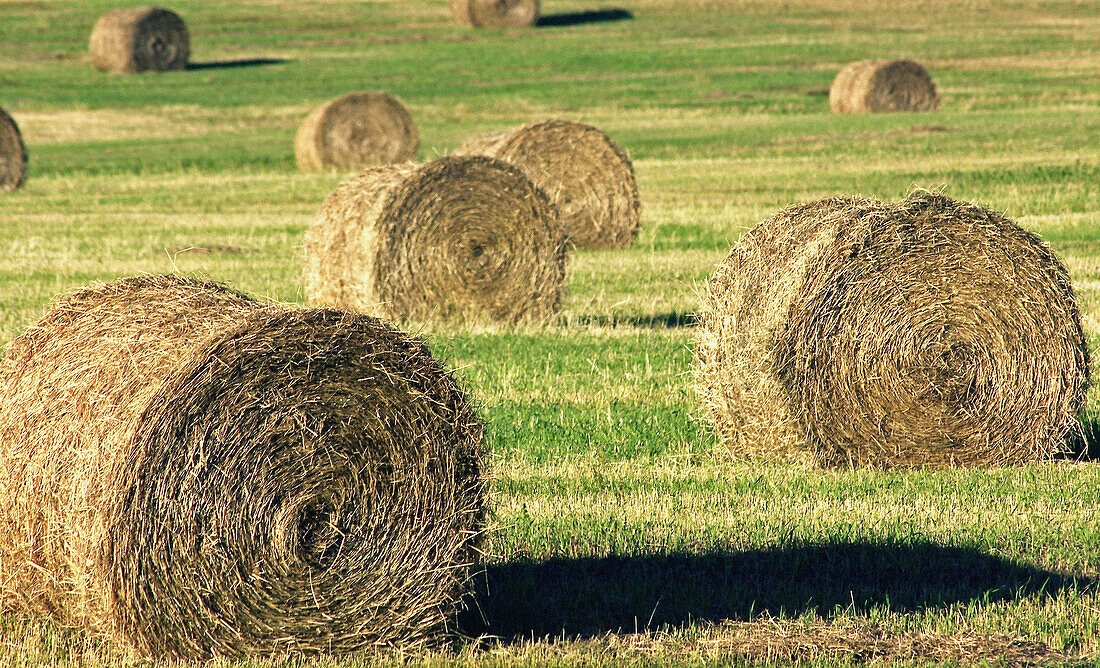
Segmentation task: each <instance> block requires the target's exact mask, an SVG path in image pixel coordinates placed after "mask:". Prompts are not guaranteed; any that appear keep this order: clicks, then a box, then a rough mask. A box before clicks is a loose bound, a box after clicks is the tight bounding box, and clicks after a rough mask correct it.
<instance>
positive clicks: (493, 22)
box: [451, 0, 539, 28]
mask: <svg viewBox="0 0 1100 668" xmlns="http://www.w3.org/2000/svg"><path fill="white" fill-rule="evenodd" d="M451 14H452V15H454V17H455V19H457V20H458V21H460V22H461V23H465V24H467V25H471V26H473V27H475V28H526V27H528V26H533V25H535V22H536V21H538V19H539V0H451Z"/></svg>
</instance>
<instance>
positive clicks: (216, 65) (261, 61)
mask: <svg viewBox="0 0 1100 668" xmlns="http://www.w3.org/2000/svg"><path fill="white" fill-rule="evenodd" d="M289 62H290V61H289V60H287V59H286V58H242V59H241V60H211V61H209V62H205V63H187V69H189V70H223V69H231V68H234V67H258V66H260V65H281V64H282V63H289Z"/></svg>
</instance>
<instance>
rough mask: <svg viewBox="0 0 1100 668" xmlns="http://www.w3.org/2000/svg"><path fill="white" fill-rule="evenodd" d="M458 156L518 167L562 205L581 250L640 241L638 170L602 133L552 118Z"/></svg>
mask: <svg viewBox="0 0 1100 668" xmlns="http://www.w3.org/2000/svg"><path fill="white" fill-rule="evenodd" d="M455 154H456V155H487V156H490V157H493V158H499V159H501V160H504V161H505V162H509V163H511V164H513V165H516V166H517V167H519V168H520V169H522V170H523V171H525V172H527V175H528V176H530V177H531V180H532V181H534V182H535V184H536V185H538V186H539V187H540V188H542V189H543V190H545V191H546V194H548V195H549V196H550V199H551V201H553V202H554V204H556V205H557V207H558V211H559V213H560V215H561V221H562V227H563V229H564V230H565V233H566V235H568V236H569V239H570V241H572V242H573V244H574V245H576V246H577V247H579V248H624V247H626V246H629V245H630V244H632V243H633V242H634V239H635V238H636V237H637V236H638V217H639V212H640V210H641V202H640V200H639V199H638V183H637V181H636V180H635V178H634V166H633V165H632V164H631V163H630V158H629V157H628V156H627V154H626V152H625V151H623V150H622V149H621V148H619V146H618V145H616V144H615V142H613V141H611V138H610V137H608V136H607V135H605V134H604V133H603V132H601V131H600V130H598V129H596V128H594V127H592V126H591V125H586V124H584V123H577V122H576V121H564V120H560V119H556V118H554V119H549V120H545V121H537V122H535V123H529V124H527V125H524V126H522V127H520V128H516V129H515V130H511V131H507V132H498V133H494V134H489V135H484V136H481V137H475V138H474V139H471V140H470V141H468V142H466V143H465V144H463V145H462V146H460V147H459V149H458V150H457V151H455Z"/></svg>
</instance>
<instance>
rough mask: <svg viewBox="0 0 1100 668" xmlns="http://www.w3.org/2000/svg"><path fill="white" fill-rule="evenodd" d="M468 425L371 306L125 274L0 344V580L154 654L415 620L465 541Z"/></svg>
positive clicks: (472, 450) (473, 462) (311, 646)
mask: <svg viewBox="0 0 1100 668" xmlns="http://www.w3.org/2000/svg"><path fill="white" fill-rule="evenodd" d="M483 456H484V454H483V436H482V426H481V424H480V422H479V421H478V419H477V418H476V417H475V415H474V413H473V412H472V410H471V407H470V404H469V401H468V400H467V398H466V396H465V395H464V393H463V392H462V391H461V390H460V389H459V388H458V387H457V385H456V383H455V381H454V380H453V379H452V377H451V376H450V374H449V373H448V372H447V371H446V370H444V368H443V367H442V366H441V365H440V364H439V363H438V362H437V361H436V360H435V359H433V358H432V356H431V355H430V353H429V351H428V349H427V348H426V347H425V345H424V344H423V343H421V342H420V341H419V340H417V339H414V338H412V337H410V336H408V335H406V334H403V333H401V332H398V331H396V330H394V329H391V328H390V327H388V326H386V325H384V324H383V323H382V322H380V321H378V320H376V319H374V318H370V317H367V316H361V315H354V314H349V313H346V312H342V311H334V310H321V309H300V308H294V307H289V306H285V305H280V304H270V303H263V302H258V301H254V300H252V299H249V298H248V297H245V296H244V295H242V294H239V293H237V292H233V291H231V290H228V289H226V288H223V287H220V286H218V285H214V284H210V283H205V282H201V281H197V280H192V279H187V278H180V277H170V276H156V277H140V278H129V279H123V280H120V281H117V282H115V283H111V284H108V285H104V286H98V287H90V288H86V289H83V290H80V291H77V292H75V293H73V294H70V295H68V296H65V297H62V298H60V299H59V300H58V301H57V302H56V303H55V304H54V305H53V307H52V308H51V309H50V310H49V311H48V312H47V313H46V314H45V315H44V316H43V317H42V319H41V320H39V321H38V322H37V323H35V324H34V325H32V326H31V327H29V328H28V329H27V331H26V332H25V333H24V334H23V335H21V336H20V337H18V338H17V339H16V340H15V341H13V342H12V344H11V346H10V347H9V349H8V351H7V356H6V358H5V359H4V360H3V362H2V364H0V458H2V459H0V461H3V462H4V467H2V468H0V492H2V493H0V528H2V531H0V572H3V574H4V577H3V579H2V580H0V596H2V600H3V601H4V603H5V604H6V605H5V607H11V605H12V604H18V605H19V606H21V607H23V608H29V609H31V610H34V611H41V612H45V613H47V614H49V615H51V616H53V617H55V618H57V619H58V620H60V621H61V622H62V623H64V624H71V625H77V626H84V627H86V628H88V629H90V630H92V631H93V632H97V633H100V634H104V635H106V636H108V637H110V638H112V639H114V640H116V641H119V642H121V643H122V644H124V645H126V646H129V647H131V648H132V649H134V650H136V651H137V652H139V653H140V654H142V655H144V656H148V657H154V658H185V659H196V658H205V657H210V656H229V657H239V656H246V655H253V654H270V653H273V652H285V651H292V652H304V653H315V652H326V653H332V654H337V655H339V654H345V653H348V652H354V651H358V650H363V649H368V648H374V647H385V646H399V647H408V646H415V645H419V644H424V643H428V642H429V641H431V640H432V639H433V638H436V637H437V634H440V633H441V632H443V631H444V630H445V629H446V626H447V624H448V623H449V622H448V619H449V618H450V616H451V614H452V613H453V612H454V611H455V609H456V606H457V605H458V598H459V596H460V595H461V594H462V593H463V592H464V589H465V577H466V573H465V571H466V567H467V566H468V565H469V564H470V563H471V562H473V561H474V560H475V559H476V558H477V546H478V541H479V540H480V536H481V533H482V531H481V528H482V523H483V507H484V497H485V493H486V490H485V482H484V477H483V472H482V461H483Z"/></svg>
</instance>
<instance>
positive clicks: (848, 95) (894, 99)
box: [829, 60, 940, 114]
mask: <svg viewBox="0 0 1100 668" xmlns="http://www.w3.org/2000/svg"><path fill="white" fill-rule="evenodd" d="M939 104H940V96H939V93H937V92H936V84H935V83H933V81H932V77H931V76H929V74H928V71H927V70H925V69H924V67H923V66H921V65H920V63H917V62H915V61H912V60H860V61H857V62H854V63H850V64H848V65H847V66H845V67H844V68H843V69H842V70H841V71H840V72H839V73H838V74H837V75H836V78H835V79H834V80H833V85H832V87H830V89H829V108H830V109H831V110H832V111H833V112H835V113H838V114H858V113H866V112H890V111H931V110H933V109H936V108H938V107H939Z"/></svg>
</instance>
